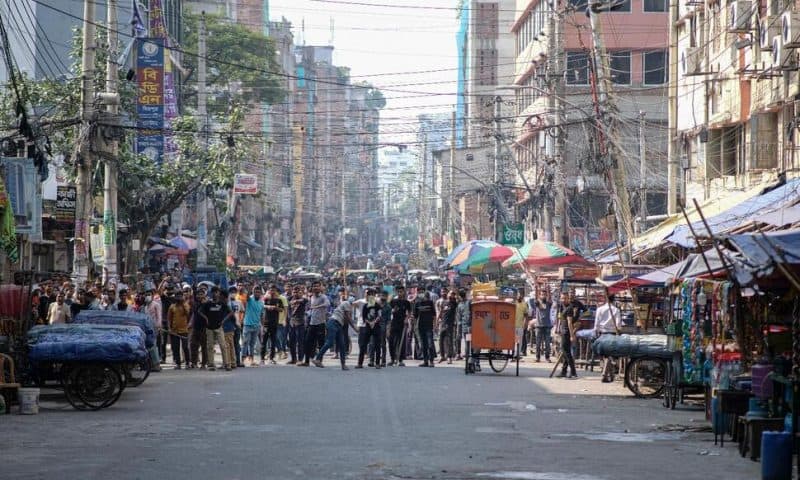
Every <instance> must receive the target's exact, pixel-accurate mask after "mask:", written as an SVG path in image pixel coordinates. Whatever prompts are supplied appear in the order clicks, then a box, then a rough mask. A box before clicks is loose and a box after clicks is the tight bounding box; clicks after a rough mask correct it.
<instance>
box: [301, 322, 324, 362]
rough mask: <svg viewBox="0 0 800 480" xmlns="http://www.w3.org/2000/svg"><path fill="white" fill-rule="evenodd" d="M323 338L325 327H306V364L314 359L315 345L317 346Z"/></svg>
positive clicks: (320, 325)
mask: <svg viewBox="0 0 800 480" xmlns="http://www.w3.org/2000/svg"><path fill="white" fill-rule="evenodd" d="M324 338H325V325H323V324H319V325H309V326H308V330H306V355H305V357H306V358H305V361H306V362H308V361H309V360H311V359H312V358H314V354H315V353H316V352H317V345H318V344H319V342H320V339H324ZM323 341H324V340H323Z"/></svg>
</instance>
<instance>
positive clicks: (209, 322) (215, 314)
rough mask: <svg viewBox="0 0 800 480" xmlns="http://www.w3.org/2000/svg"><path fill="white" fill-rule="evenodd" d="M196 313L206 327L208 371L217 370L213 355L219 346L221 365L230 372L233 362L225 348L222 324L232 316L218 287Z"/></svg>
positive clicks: (213, 289)
mask: <svg viewBox="0 0 800 480" xmlns="http://www.w3.org/2000/svg"><path fill="white" fill-rule="evenodd" d="M198 313H199V315H200V317H202V318H203V321H204V323H205V327H206V349H207V351H208V369H209V370H211V371H214V370H216V369H217V366H216V365H215V363H214V355H215V350H216V346H217V345H219V349H220V352H222V364H223V365H224V367H225V370H227V371H230V370H231V364H232V363H233V362H232V361H231V358H230V353H229V352H228V349H227V348H226V346H225V332H224V330H223V329H222V324H223V323H224V322H225V320H226V319H227V318H228V317H232V316H233V312H231V309H230V308H229V307H228V304H227V302H225V300H224V299H223V296H222V290H220V288H219V287H214V288H212V289H211V300H209V301H207V302H206V303H204V304H203V305H201V306H200V310H199V312H198Z"/></svg>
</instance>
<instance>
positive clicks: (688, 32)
mask: <svg viewBox="0 0 800 480" xmlns="http://www.w3.org/2000/svg"><path fill="white" fill-rule="evenodd" d="M671 23H672V24H674V31H673V32H672V33H673V35H674V36H675V37H674V38H676V39H677V43H676V47H675V49H674V50H673V52H671V54H672V55H673V62H672V63H673V65H676V66H677V68H676V69H675V71H674V72H672V74H673V75H672V80H673V82H674V84H675V88H676V91H675V92H674V93H675V103H674V104H673V105H672V107H673V110H672V111H671V114H672V116H671V119H670V128H671V129H674V143H672V144H671V145H670V146H671V147H672V151H671V152H670V153H671V155H670V160H671V161H672V162H673V163H672V165H674V167H675V168H674V169H672V171H671V172H670V173H671V175H670V187H671V192H670V193H671V195H670V197H671V198H670V199H671V200H672V199H673V198H674V201H671V202H670V203H671V205H670V213H676V212H677V206H678V205H680V204H688V205H691V201H692V199H697V200H699V201H703V200H707V199H711V198H719V197H722V196H725V195H726V194H729V193H730V192H732V191H736V190H743V189H748V188H750V187H753V186H755V185H758V184H760V183H762V182H769V181H771V180H774V179H775V178H776V177H777V175H778V174H780V173H785V174H787V176H790V177H791V176H797V174H798V171H800V158H798V155H797V138H798V137H797V134H798V131H797V125H798V124H797V118H798V114H800V109H798V107H797V100H795V99H796V97H797V95H798V93H800V88H799V87H798V79H800V75H798V68H797V65H798V54H797V52H798V50H797V49H798V47H800V35H798V33H797V32H800V14H798V8H797V6H796V5H795V4H794V3H792V2H789V3H787V2H782V1H776V0H766V1H764V2H750V1H734V2H727V3H725V4H721V3H718V2H710V3H708V4H704V3H697V2H694V1H692V0H689V1H687V0H680V2H679V9H678V13H677V18H673V19H672V22H671Z"/></svg>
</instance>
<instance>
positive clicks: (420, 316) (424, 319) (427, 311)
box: [414, 292, 436, 367]
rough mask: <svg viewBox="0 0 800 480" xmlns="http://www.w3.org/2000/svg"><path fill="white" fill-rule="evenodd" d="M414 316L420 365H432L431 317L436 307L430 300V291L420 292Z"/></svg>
mask: <svg viewBox="0 0 800 480" xmlns="http://www.w3.org/2000/svg"><path fill="white" fill-rule="evenodd" d="M414 316H415V318H416V321H417V329H418V330H419V338H420V349H421V350H422V363H421V364H420V365H419V366H420V367H432V366H433V364H434V360H435V358H434V356H433V352H434V349H433V319H434V317H435V316H436V307H435V306H434V304H433V301H431V293H430V292H425V293H423V294H422V299H421V300H419V301H417V304H416V309H415V310H414Z"/></svg>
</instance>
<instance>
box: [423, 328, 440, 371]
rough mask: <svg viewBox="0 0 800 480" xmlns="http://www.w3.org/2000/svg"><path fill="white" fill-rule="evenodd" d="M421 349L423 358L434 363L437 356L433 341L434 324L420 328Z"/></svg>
mask: <svg viewBox="0 0 800 480" xmlns="http://www.w3.org/2000/svg"><path fill="white" fill-rule="evenodd" d="M419 340H420V350H422V360H423V361H424V362H425V363H433V360H434V359H435V358H436V353H435V352H436V350H435V348H436V347H435V346H434V342H433V326H431V327H430V328H420V329H419Z"/></svg>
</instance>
